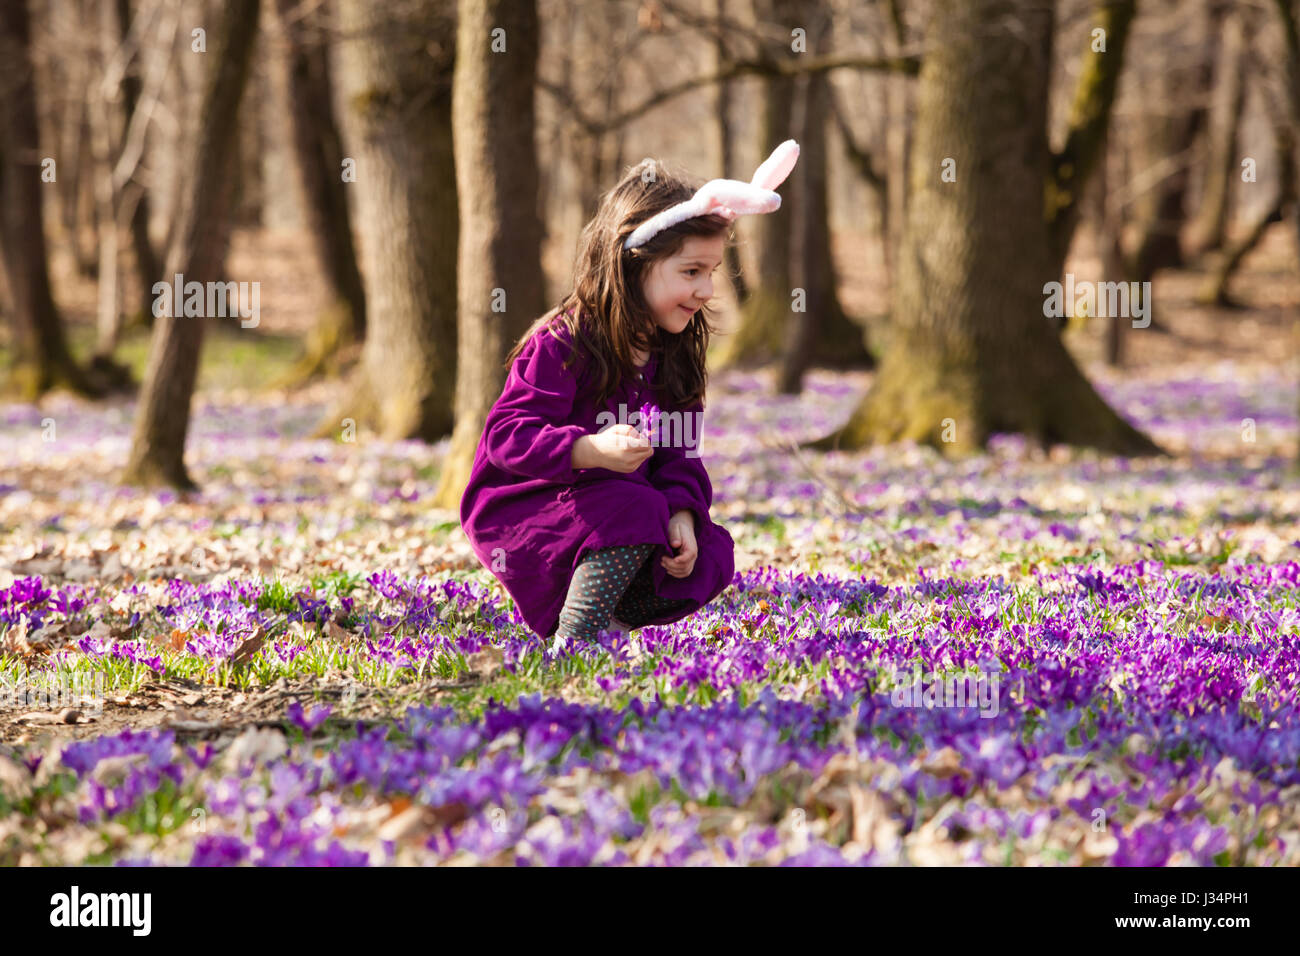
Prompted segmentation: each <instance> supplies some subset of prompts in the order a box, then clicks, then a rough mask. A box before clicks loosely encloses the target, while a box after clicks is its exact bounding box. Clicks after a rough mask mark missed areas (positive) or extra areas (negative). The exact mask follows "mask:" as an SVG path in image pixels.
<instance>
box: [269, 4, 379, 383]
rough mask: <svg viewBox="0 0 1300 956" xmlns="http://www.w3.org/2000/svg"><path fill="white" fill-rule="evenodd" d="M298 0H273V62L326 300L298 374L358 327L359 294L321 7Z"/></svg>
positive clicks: (362, 306)
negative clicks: (280, 78)
mask: <svg viewBox="0 0 1300 956" xmlns="http://www.w3.org/2000/svg"><path fill="white" fill-rule="evenodd" d="M301 6H302V5H301V0H276V9H277V12H278V14H279V23H280V27H281V31H282V35H283V37H284V43H285V47H286V53H285V56H284V57H283V58H282V59H281V60H280V61H279V63H278V64H277V65H280V66H282V67H283V69H284V72H285V87H286V89H287V91H288V100H289V112H290V116H289V126H290V129H291V131H292V134H293V137H292V138H293V155H294V162H295V165H296V167H297V171H298V179H299V182H300V183H301V185H302V196H303V204H304V206H305V212H306V216H307V227H308V229H309V231H310V232H311V239H312V247H313V251H314V252H315V255H316V261H317V263H318V264H319V266H320V272H321V276H322V277H323V278H324V279H325V282H326V285H327V286H328V292H329V297H330V299H331V303H330V305H329V306H327V307H326V310H325V312H324V313H323V314H322V315H321V316H319V317H318V318H317V322H316V326H315V328H314V329H313V330H312V333H311V335H310V336H309V338H308V340H307V343H306V355H305V356H304V358H303V360H302V361H301V362H300V363H298V365H297V367H296V368H295V369H294V370H293V371H292V372H291V374H290V379H291V380H292V381H295V382H301V381H303V380H305V379H307V378H310V377H312V376H314V375H316V374H318V373H319V372H321V371H322V370H324V369H325V368H326V367H328V365H329V364H330V362H331V360H332V359H333V357H334V355H335V354H336V353H337V352H338V351H339V350H340V349H341V348H344V347H345V346H347V345H348V344H350V343H354V342H361V341H363V340H364V339H365V332H366V297H365V288H364V285H363V284H362V281H361V272H360V270H359V269H358V268H357V254H356V249H355V248H354V246H353V243H352V223H351V219H350V217H349V214H348V202H347V193H346V192H344V190H345V189H346V188H347V186H348V184H347V183H345V182H343V178H342V162H343V144H342V141H341V139H340V137H339V130H338V124H337V123H336V122H335V118H334V106H333V94H332V89H331V88H332V85H333V84H332V81H331V77H330V72H329V50H328V47H327V46H326V44H325V39H324V32H323V31H324V28H325V24H324V16H323V11H322V10H321V8H319V7H318V8H315V9H312V10H309V11H306V12H305V13H300V12H299V11H300V10H301Z"/></svg>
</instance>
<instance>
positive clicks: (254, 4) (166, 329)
mask: <svg viewBox="0 0 1300 956" xmlns="http://www.w3.org/2000/svg"><path fill="white" fill-rule="evenodd" d="M258 5H259V0H229V2H228V3H227V4H226V6H225V7H224V9H223V11H222V15H221V19H220V21H219V22H218V23H217V26H216V28H215V29H214V30H212V31H211V32H210V33H209V35H208V40H207V42H208V53H207V54H206V55H207V57H208V58H209V59H208V60H207V63H208V64H209V76H208V79H207V83H206V86H205V89H204V95H203V101H202V106H201V109H200V113H199V116H200V127H199V135H198V138H197V140H195V141H194V142H193V143H192V144H191V150H190V152H189V164H188V165H187V166H186V167H185V168H187V169H190V170H192V171H193V172H192V175H191V177H190V178H189V181H188V183H187V188H186V190H185V193H184V196H183V202H182V204H181V207H180V209H179V210H178V215H179V222H178V224H177V242H176V244H175V246H174V247H173V249H172V250H171V252H170V253H169V258H168V261H167V272H166V274H167V275H168V276H174V275H175V274H176V273H180V274H182V275H183V276H184V282H185V284H186V285H188V284H189V283H190V282H199V283H208V282H216V281H222V275H221V274H222V272H223V270H224V264H225V257H226V249H227V246H228V243H229V231H230V224H231V217H232V216H233V215H234V210H233V208H232V207H233V203H234V180H235V171H236V164H237V163H238V160H239V157H238V156H237V155H236V152H235V148H234V145H233V144H232V143H231V141H230V138H229V132H230V130H232V129H235V128H237V127H238V123H239V106H240V101H241V100H242V99H243V95H244V89H245V87H246V86H247V85H248V76H249V71H250V64H251V63H252V58H253V46H254V44H255V42H256V39H257V14H258ZM209 320H210V319H209V317H206V316H186V315H185V311H184V308H183V302H179V301H173V302H172V308H171V309H170V310H169V314H166V315H162V316H159V317H158V318H157V319H156V321H155V322H154V331H153V341H152V347H151V349H150V352H149V364H148V366H147V368H146V371H145V380H144V387H143V388H142V390H141V394H140V403H139V407H138V408H137V410H136V418H135V428H134V432H133V434H132V436H131V452H130V455H129V457H128V458H127V463H126V468H125V469H124V471H123V474H122V481H123V482H124V483H126V484H142V485H154V484H168V485H173V486H175V487H177V488H182V489H192V488H194V487H195V485H194V482H193V481H192V480H191V479H190V477H189V475H188V473H187V472H186V470H185V461H184V458H185V436H186V433H187V432H188V430H189V423H190V404H191V402H192V399H193V396H194V384H195V381H196V379H197V377H198V370H199V353H200V351H201V349H202V346H203V331H204V323H205V322H207V321H209Z"/></svg>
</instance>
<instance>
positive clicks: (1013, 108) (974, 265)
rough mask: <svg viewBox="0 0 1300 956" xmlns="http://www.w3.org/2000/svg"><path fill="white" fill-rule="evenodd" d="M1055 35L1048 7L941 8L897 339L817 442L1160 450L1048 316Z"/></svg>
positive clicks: (916, 159) (924, 101) (934, 21)
mask: <svg viewBox="0 0 1300 956" xmlns="http://www.w3.org/2000/svg"><path fill="white" fill-rule="evenodd" d="M1052 29H1053V13H1052V5H1051V4H1050V3H1043V2H1041V0H942V2H936V3H935V4H934V6H933V10H932V14H931V20H930V25H929V29H928V31H927V38H926V55H925V60H924V63H923V64H922V67H921V75H920V84H919V89H918V104H917V105H918V111H917V121H916V141H915V144H914V148H913V154H912V168H911V171H910V172H911V176H910V179H911V182H912V186H913V192H912V195H911V208H910V215H909V216H908V219H907V223H906V227H905V231H904V239H903V247H902V250H901V257H900V262H899V272H898V285H897V288H896V296H895V309H894V326H895V333H894V335H893V336H891V347H890V349H889V350H888V351H886V353H885V355H884V358H883V361H882V364H881V368H880V371H879V373H878V374H877V376H876V379H875V381H874V382H873V384H872V387H871V389H870V390H869V391H868V393H867V395H866V396H865V397H864V399H863V401H862V403H861V404H860V405H859V407H858V408H857V410H856V411H855V412H854V413H853V415H852V416H851V417H850V419H849V421H848V423H847V424H846V425H845V426H844V427H843V428H842V429H840V430H838V431H836V432H835V433H833V434H831V435H829V436H827V437H826V438H824V439H822V440H821V441H819V442H815V443H812V444H813V446H814V447H819V448H823V449H829V448H856V447H861V446H863V445H868V444H873V443H880V442H891V441H898V440H908V439H910V440H915V441H919V442H924V443H927V444H931V445H933V446H934V447H936V448H938V449H940V450H942V451H944V452H945V453H947V454H958V453H963V452H973V451H976V450H978V449H980V448H981V447H982V446H983V445H984V443H985V442H986V440H987V439H988V437H989V436H990V435H991V434H992V433H994V432H1020V433H1024V434H1026V435H1027V436H1029V437H1030V438H1031V440H1036V441H1038V442H1040V443H1042V444H1044V445H1046V444H1048V443H1052V442H1066V443H1070V444H1076V445H1085V446H1091V447H1096V448H1100V449H1104V450H1108V451H1113V452H1118V453H1122V454H1144V453H1153V452H1158V451H1159V449H1158V448H1157V447H1156V446H1155V445H1154V444H1153V443H1152V442H1151V440H1150V439H1148V438H1147V437H1146V436H1144V435H1143V434H1142V433H1140V432H1139V431H1137V430H1136V429H1135V428H1133V426H1132V425H1130V424H1129V423H1128V422H1126V421H1125V420H1124V419H1122V418H1120V417H1119V415H1117V414H1116V413H1115V412H1114V411H1113V410H1112V409H1111V408H1110V407H1109V406H1108V405H1107V404H1106V403H1105V402H1104V401H1103V400H1102V399H1101V397H1100V396H1099V395H1098V394H1097V392H1096V391H1095V390H1094V389H1093V387H1092V385H1091V384H1090V383H1089V382H1088V380H1087V379H1086V378H1084V376H1083V375H1082V373H1081V372H1080V371H1079V369H1078V367H1077V366H1076V365H1075V363H1074V360H1073V359H1072V358H1071V356H1070V354H1069V353H1068V352H1067V351H1066V349H1065V347H1064V345H1062V344H1061V341H1060V339H1059V338H1058V336H1057V334H1056V332H1055V329H1054V328H1053V327H1052V325H1051V323H1050V322H1049V321H1048V320H1047V319H1046V318H1045V317H1044V308H1043V306H1044V299H1045V296H1044V291H1043V287H1044V284H1045V283H1046V282H1048V281H1052V280H1055V279H1057V278H1058V276H1057V274H1056V271H1055V269H1054V265H1053V256H1052V253H1051V249H1050V242H1049V235H1048V227H1047V222H1046V217H1045V215H1044V192H1045V189H1044V186H1045V182H1046V180H1047V177H1048V175H1049V174H1050V153H1049V150H1048V143H1047V132H1046V121H1047V90H1048V68H1049V64H1050V58H1051V37H1052ZM949 159H951V160H952V161H953V163H952V164H951V165H950V166H949V168H950V169H951V170H952V171H953V172H954V173H955V181H951V182H945V181H943V178H941V172H942V171H943V169H944V166H945V160H949Z"/></svg>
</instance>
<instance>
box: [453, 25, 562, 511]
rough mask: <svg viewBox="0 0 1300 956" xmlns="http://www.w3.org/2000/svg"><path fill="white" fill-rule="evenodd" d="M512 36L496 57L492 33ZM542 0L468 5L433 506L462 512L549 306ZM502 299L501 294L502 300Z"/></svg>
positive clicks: (461, 40)
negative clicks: (454, 274)
mask: <svg viewBox="0 0 1300 956" xmlns="http://www.w3.org/2000/svg"><path fill="white" fill-rule="evenodd" d="M498 27H499V28H501V29H502V30H504V31H505V33H504V42H505V43H506V48H505V50H504V51H498V52H493V50H492V48H491V44H492V31H493V30H494V29H496V28H498ZM537 55H538V22H537V5H536V0H462V3H461V5H460V24H459V26H458V29H457V41H456V73H455V84H454V94H453V105H452V116H453V123H454V125H455V128H456V189H457V194H458V196H459V198H460V251H459V257H458V261H459V274H458V281H457V289H458V294H459V318H460V325H459V329H460V339H459V345H458V360H457V366H456V427H455V430H454V431H453V432H452V436H451V447H450V449H449V450H448V452H447V458H446V460H445V461H444V463H443V469H442V478H441V480H440V482H439V485H438V490H437V492H436V494H435V496H434V504H435V505H437V506H439V507H443V508H452V509H455V508H458V507H459V505H460V497H461V495H462V494H463V493H464V491H465V486H466V484H468V483H469V475H470V471H471V469H472V468H473V464H474V454H475V452H476V451H477V450H478V442H479V438H480V436H481V435H482V432H483V423H484V422H485V421H486V420H487V413H488V410H489V409H491V407H492V403H493V402H494V401H496V399H497V397H498V396H499V395H500V394H501V388H502V386H503V385H504V384H505V375H506V373H505V369H504V367H503V363H504V360H505V357H506V353H508V352H509V351H510V348H511V346H513V345H514V343H515V342H516V341H517V340H518V338H519V336H520V335H522V334H523V333H524V331H525V329H527V327H528V326H529V325H530V324H531V322H532V320H533V319H534V318H535V317H536V316H537V315H539V314H540V313H541V312H542V311H543V309H544V307H545V299H544V289H543V281H542V262H541V242H542V223H541V219H540V218H539V217H538V215H537V204H536V202H535V198H536V195H537V182H538V169H537V148H536V142H535V139H534V136H535V128H536V114H535V110H534V101H533V96H534V87H535V83H536V79H537ZM498 296H500V297H501V299H500V300H498Z"/></svg>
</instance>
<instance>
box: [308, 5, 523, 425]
mask: <svg viewBox="0 0 1300 956" xmlns="http://www.w3.org/2000/svg"><path fill="white" fill-rule="evenodd" d="M339 23H340V27H341V29H342V34H343V37H344V39H343V40H342V42H341V44H340V47H339V54H340V67H341V69H340V82H341V84H342V86H343V89H344V103H345V104H346V105H345V108H344V110H343V126H344V133H345V137H346V139H345V142H346V148H347V150H348V155H349V157H352V158H355V160H356V182H355V184H352V185H351V187H350V188H353V189H355V190H356V202H357V205H356V212H357V225H358V229H359V239H360V245H361V271H362V277H363V279H364V285H365V297H366V314H367V322H366V341H365V346H364V347H363V348H362V352H361V360H360V362H359V364H358V367H357V369H356V370H355V372H354V376H353V379H352V381H351V382H350V383H349V386H348V389H347V394H346V395H345V397H344V399H343V400H342V401H341V402H340V404H339V405H337V406H336V407H335V409H334V410H333V412H332V413H331V414H330V415H328V416H326V418H325V420H324V421H322V423H321V425H320V428H319V430H318V432H317V433H318V434H320V435H325V434H331V433H333V434H337V433H338V430H339V428H340V427H341V426H340V422H342V421H343V420H345V419H351V420H352V421H353V422H354V423H356V424H359V425H368V426H370V427H373V428H374V429H375V431H376V432H378V434H379V435H380V436H381V437H382V438H384V439H386V440H399V439H408V438H420V439H423V440H425V441H429V442H433V441H437V440H438V439H440V438H442V437H444V436H445V435H447V434H448V433H449V432H450V431H451V427H452V400H453V395H454V389H455V374H456V243H457V233H458V228H459V227H458V224H457V208H456V169H455V164H454V159H453V155H452V125H451V77H452V70H453V67H454V54H455V35H456V34H455V9H454V6H453V5H452V4H451V3H450V2H449V0H419V2H410V3H405V4H400V5H392V6H389V5H386V4H375V3H371V2H370V0H342V2H340V3H339ZM511 39H512V40H513V39H516V38H511Z"/></svg>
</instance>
